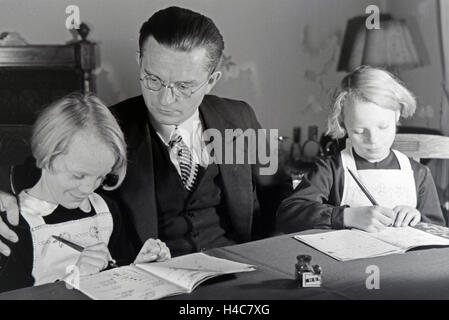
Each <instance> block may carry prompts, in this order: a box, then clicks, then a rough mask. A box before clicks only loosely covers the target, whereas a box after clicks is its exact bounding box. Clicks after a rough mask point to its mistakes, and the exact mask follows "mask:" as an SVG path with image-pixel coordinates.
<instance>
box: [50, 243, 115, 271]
mask: <svg viewBox="0 0 449 320" xmlns="http://www.w3.org/2000/svg"><path fill="white" fill-rule="evenodd" d="M52 237H53V238H54V239H55V240H57V241H59V242H61V243H64V244H65V245H67V246H69V247H70V248H72V249H75V250H76V251H78V252H82V251H83V250H84V247H82V246H80V245H78V244H76V243H73V242H71V241H69V240H67V239H64V238H61V237H58V236H55V235H52ZM116 267H117V263H116V261H115V260H114V259H111V260H109V262H108V266H107V268H106V269H110V268H116Z"/></svg>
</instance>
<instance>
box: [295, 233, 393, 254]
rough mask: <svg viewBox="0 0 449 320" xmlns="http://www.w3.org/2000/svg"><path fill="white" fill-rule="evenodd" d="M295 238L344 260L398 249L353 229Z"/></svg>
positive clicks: (387, 252)
mask: <svg viewBox="0 0 449 320" xmlns="http://www.w3.org/2000/svg"><path fill="white" fill-rule="evenodd" d="M295 238H296V239H297V240H300V241H302V242H305V243H307V244H308V245H310V246H312V247H314V248H316V249H318V250H320V251H321V252H324V253H326V254H327V255H330V256H331V257H333V258H336V259H338V260H342V261H346V260H353V259H360V258H366V257H376V256H381V255H385V254H389V253H392V252H397V251H398V248H396V247H395V246H392V245H390V244H388V243H385V242H382V241H379V240H377V239H374V238H372V237H370V236H369V235H367V234H364V233H362V232H360V233H359V232H354V231H352V230H338V231H331V232H325V233H319V234H309V235H296V236H295Z"/></svg>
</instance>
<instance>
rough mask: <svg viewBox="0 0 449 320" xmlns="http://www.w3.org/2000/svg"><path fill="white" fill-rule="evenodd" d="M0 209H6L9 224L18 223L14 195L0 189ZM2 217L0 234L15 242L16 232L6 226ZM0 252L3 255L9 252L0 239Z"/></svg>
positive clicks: (2, 210) (16, 238) (0, 219)
mask: <svg viewBox="0 0 449 320" xmlns="http://www.w3.org/2000/svg"><path fill="white" fill-rule="evenodd" d="M0 211H1V212H5V211H6V217H7V219H8V221H9V223H10V224H12V225H14V226H16V225H17V224H18V223H19V206H18V204H17V200H16V197H15V196H13V195H12V194H9V193H6V192H3V191H0ZM3 219H4V218H0V236H2V237H3V238H5V239H7V240H9V241H11V242H17V241H18V240H19V238H18V237H17V234H16V233H15V232H14V231H12V230H11V229H10V228H9V227H8V225H7V224H6V223H5V222H4V221H3ZM0 253H1V254H3V255H5V256H9V255H10V254H11V250H10V249H9V247H8V246H7V245H6V244H4V243H3V242H2V241H0Z"/></svg>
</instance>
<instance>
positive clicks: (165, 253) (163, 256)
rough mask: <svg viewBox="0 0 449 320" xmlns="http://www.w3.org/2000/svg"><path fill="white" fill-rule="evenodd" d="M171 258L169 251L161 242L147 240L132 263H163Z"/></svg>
mask: <svg viewBox="0 0 449 320" xmlns="http://www.w3.org/2000/svg"><path fill="white" fill-rule="evenodd" d="M170 258H171V254H170V249H168V247H167V245H166V244H165V243H164V242H162V241H161V240H159V239H158V240H154V239H148V240H147V241H145V243H144V245H143V246H142V249H140V252H139V254H138V255H137V258H136V260H134V263H145V262H152V261H158V262H160V261H165V260H168V259H170Z"/></svg>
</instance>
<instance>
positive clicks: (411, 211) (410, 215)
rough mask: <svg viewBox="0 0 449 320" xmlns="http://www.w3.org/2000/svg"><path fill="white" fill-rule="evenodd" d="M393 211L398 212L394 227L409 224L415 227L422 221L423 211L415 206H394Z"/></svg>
mask: <svg viewBox="0 0 449 320" xmlns="http://www.w3.org/2000/svg"><path fill="white" fill-rule="evenodd" d="M393 212H394V213H395V214H396V219H395V221H394V224H393V226H394V227H406V226H408V225H410V226H412V227H414V226H416V224H417V223H418V222H420V221H421V213H420V212H419V211H418V210H416V209H415V208H413V207H409V206H396V207H394V208H393Z"/></svg>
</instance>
